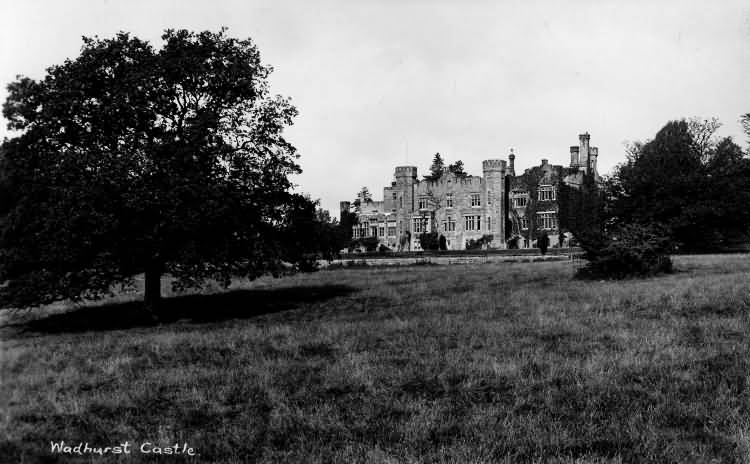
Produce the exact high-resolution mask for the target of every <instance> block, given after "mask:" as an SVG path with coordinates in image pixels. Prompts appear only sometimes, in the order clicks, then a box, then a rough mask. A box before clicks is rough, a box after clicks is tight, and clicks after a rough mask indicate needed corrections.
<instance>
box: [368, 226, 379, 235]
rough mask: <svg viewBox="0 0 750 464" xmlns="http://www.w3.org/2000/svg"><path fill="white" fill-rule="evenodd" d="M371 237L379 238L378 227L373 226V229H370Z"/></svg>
mask: <svg viewBox="0 0 750 464" xmlns="http://www.w3.org/2000/svg"><path fill="white" fill-rule="evenodd" d="M370 236H371V237H377V236H378V226H372V227H370Z"/></svg>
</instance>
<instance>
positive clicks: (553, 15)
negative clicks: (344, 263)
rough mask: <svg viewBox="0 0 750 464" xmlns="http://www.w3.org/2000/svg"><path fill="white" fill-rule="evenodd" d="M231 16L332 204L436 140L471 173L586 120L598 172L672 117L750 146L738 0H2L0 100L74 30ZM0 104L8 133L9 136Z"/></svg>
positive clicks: (421, 155)
mask: <svg viewBox="0 0 750 464" xmlns="http://www.w3.org/2000/svg"><path fill="white" fill-rule="evenodd" d="M222 26H226V27H228V28H229V34H230V35H232V36H235V37H238V38H247V37H250V38H251V39H252V40H253V41H254V42H255V43H256V45H257V46H258V48H259V50H260V52H261V57H262V60H263V62H264V63H266V64H270V65H272V66H273V67H274V72H273V74H272V76H271V78H270V83H271V91H272V92H273V93H275V94H281V95H284V96H289V97H291V98H292V102H293V103H294V104H295V106H297V108H298V110H299V116H298V118H297V119H296V120H295V124H294V125H293V126H292V127H290V128H289V129H288V130H287V132H286V134H287V137H288V139H289V140H290V141H291V142H292V143H293V144H294V145H295V146H296V147H297V149H298V151H299V154H300V155H301V157H300V160H299V163H300V165H301V166H302V169H303V173H302V174H301V175H298V176H294V178H293V182H294V183H295V184H296V185H297V187H296V190H297V191H299V192H304V193H308V194H310V196H311V197H312V198H316V199H320V200H321V204H322V206H323V207H324V208H325V209H329V210H331V212H332V214H333V216H338V214H337V213H338V208H339V206H338V205H339V201H341V200H352V199H353V198H354V197H355V195H356V192H357V191H359V189H360V188H361V187H362V186H367V187H368V188H369V189H370V191H371V192H373V194H374V199H376V200H380V199H382V188H383V187H384V186H386V185H389V184H390V182H391V180H392V179H393V171H394V168H395V166H400V165H413V166H417V167H418V168H419V173H420V175H421V174H425V173H426V172H427V170H428V168H429V165H430V162H431V160H432V157H433V155H434V154H435V153H436V152H440V154H441V155H442V156H443V157H444V158H445V159H446V160H447V161H448V162H453V161H456V160H458V159H461V160H463V162H464V165H465V167H466V170H467V172H469V173H470V174H475V175H481V166H482V160H484V159H491V158H503V159H507V155H508V153H509V149H510V148H511V147H512V148H514V150H515V153H516V171H519V170H523V169H525V168H528V167H530V166H533V165H538V164H539V163H540V160H541V159H542V158H546V159H548V160H550V162H552V163H554V164H563V165H566V164H568V163H569V161H570V155H569V147H570V146H571V145H577V144H578V134H580V133H583V132H589V133H590V134H591V144H592V145H593V146H598V147H599V172H600V173H602V174H605V173H607V172H610V171H611V169H612V168H613V167H614V166H615V165H616V164H617V163H620V162H622V161H623V160H624V157H625V152H624V144H625V143H626V142H628V141H634V140H647V139H649V138H652V137H653V136H654V135H655V134H656V132H657V131H658V130H659V129H660V128H661V127H662V126H663V125H664V124H665V123H666V122H668V121H669V120H674V119H680V118H687V117H701V118H710V117H717V118H719V119H720V120H721V122H723V124H724V125H723V126H722V128H721V129H720V130H719V132H718V135H720V136H733V137H734V138H735V140H736V141H737V142H740V143H741V144H742V145H743V146H746V137H745V136H744V135H743V133H742V131H741V127H740V125H739V122H738V119H739V117H740V115H741V114H744V113H748V112H750V3H749V2H747V1H740V0H737V1H734V0H722V1H691V0H680V1H678V0H675V1H667V0H664V1H645V0H644V1H639V0H636V1H628V2H626V1H607V0H572V1H565V2H562V1H553V0H549V1H445V0H436V1H426V0H405V1H396V0H381V1H372V0H361V1H354V0H340V1H294V2H291V1H246V0H245V1H222V0H213V1H210V2H208V1H205V0H200V1H197V0H163V1H159V0H128V1H124V0H123V1H111V0H109V1H108V0H66V1H65V2H61V1H42V0H25V1H23V2H21V1H18V0H0V100H2V101H5V98H6V96H7V92H6V90H5V89H6V87H7V85H8V84H9V83H10V82H12V81H13V80H15V76H16V75H24V76H28V77H31V78H34V79H39V78H42V77H43V76H44V72H45V69H46V68H47V67H48V66H50V65H53V64H59V63H61V62H62V61H63V60H65V59H66V58H75V57H76V56H77V55H78V53H79V51H80V47H81V44H82V42H81V36H94V35H98V36H99V37H111V36H113V35H114V34H116V33H117V32H118V31H127V32H130V33H132V34H134V35H136V36H138V37H139V38H141V39H145V40H149V41H150V42H152V44H154V46H156V47H157V48H158V47H160V45H161V42H160V36H161V33H162V31H163V30H164V29H167V28H175V29H180V28H186V29H190V30H195V31H199V30H213V31H216V30H218V29H219V28H220V27H222ZM5 125H6V121H2V127H1V128H0V138H1V137H6V136H12V133H10V132H8V131H7V129H6V127H5Z"/></svg>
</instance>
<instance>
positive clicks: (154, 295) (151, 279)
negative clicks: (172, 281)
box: [144, 263, 163, 316]
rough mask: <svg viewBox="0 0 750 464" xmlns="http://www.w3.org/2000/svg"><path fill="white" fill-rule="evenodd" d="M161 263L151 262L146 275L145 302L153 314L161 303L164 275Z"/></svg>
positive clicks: (147, 308)
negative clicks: (162, 277)
mask: <svg viewBox="0 0 750 464" xmlns="http://www.w3.org/2000/svg"><path fill="white" fill-rule="evenodd" d="M162 272H163V270H162V266H161V263H150V264H149V265H148V266H147V267H146V276H145V298H144V303H145V306H146V310H147V311H149V312H150V313H151V314H152V316H153V315H155V314H154V312H155V311H156V309H157V308H158V307H159V304H160V303H161V275H162Z"/></svg>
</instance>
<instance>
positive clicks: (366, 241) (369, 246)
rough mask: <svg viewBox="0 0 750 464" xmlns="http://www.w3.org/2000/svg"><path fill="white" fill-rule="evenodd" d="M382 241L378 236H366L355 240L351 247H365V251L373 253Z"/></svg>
mask: <svg viewBox="0 0 750 464" xmlns="http://www.w3.org/2000/svg"><path fill="white" fill-rule="evenodd" d="M379 244H380V242H379V241H378V239H377V238H376V237H364V238H359V239H357V240H353V241H352V242H351V244H350V245H349V248H350V249H356V248H360V247H363V248H364V249H365V252H367V253H371V252H373V251H376V250H377V249H378V245H379Z"/></svg>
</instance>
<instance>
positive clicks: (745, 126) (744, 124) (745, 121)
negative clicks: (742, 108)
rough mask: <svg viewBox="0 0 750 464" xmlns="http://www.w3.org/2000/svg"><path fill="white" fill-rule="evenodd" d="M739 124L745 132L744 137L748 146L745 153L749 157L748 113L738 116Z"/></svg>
mask: <svg viewBox="0 0 750 464" xmlns="http://www.w3.org/2000/svg"><path fill="white" fill-rule="evenodd" d="M740 124H741V125H742V130H743V131H744V132H745V136H747V143H748V144H749V146H748V149H747V152H748V155H750V113H745V114H743V115H742V116H740Z"/></svg>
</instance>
